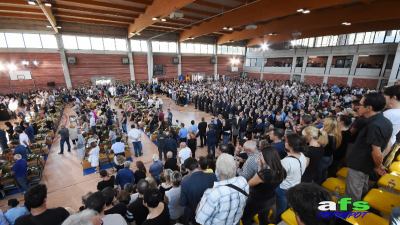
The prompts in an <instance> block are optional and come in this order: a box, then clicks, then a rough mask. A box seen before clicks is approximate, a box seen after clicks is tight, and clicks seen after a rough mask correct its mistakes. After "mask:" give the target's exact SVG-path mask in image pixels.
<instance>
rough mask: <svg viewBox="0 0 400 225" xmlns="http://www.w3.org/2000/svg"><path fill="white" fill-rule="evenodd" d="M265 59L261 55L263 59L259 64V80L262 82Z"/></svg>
mask: <svg viewBox="0 0 400 225" xmlns="http://www.w3.org/2000/svg"><path fill="white" fill-rule="evenodd" d="M265 63H266V62H265V57H264V53H263V57H262V64H261V71H260V72H261V73H260V80H264V65H265Z"/></svg>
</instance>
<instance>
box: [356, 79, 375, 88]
mask: <svg viewBox="0 0 400 225" xmlns="http://www.w3.org/2000/svg"><path fill="white" fill-rule="evenodd" d="M378 81H379V80H378V79H366V78H354V79H353V83H352V85H351V86H352V87H364V88H370V89H376V86H377V85H378Z"/></svg>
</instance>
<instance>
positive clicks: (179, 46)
mask: <svg viewBox="0 0 400 225" xmlns="http://www.w3.org/2000/svg"><path fill="white" fill-rule="evenodd" d="M176 44H177V47H178V59H179V63H178V74H177V77H178V78H179V76H180V75H181V74H182V54H181V45H180V43H179V41H177V42H176Z"/></svg>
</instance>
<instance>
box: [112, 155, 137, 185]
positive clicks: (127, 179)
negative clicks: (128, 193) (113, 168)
mask: <svg viewBox="0 0 400 225" xmlns="http://www.w3.org/2000/svg"><path fill="white" fill-rule="evenodd" d="M130 166H131V162H129V161H126V162H124V168H123V169H120V170H119V171H118V173H117V176H116V178H115V183H116V184H117V185H119V186H120V187H121V189H124V186H125V184H128V183H130V184H133V183H135V174H134V173H133V171H132V170H131V169H129V167H130Z"/></svg>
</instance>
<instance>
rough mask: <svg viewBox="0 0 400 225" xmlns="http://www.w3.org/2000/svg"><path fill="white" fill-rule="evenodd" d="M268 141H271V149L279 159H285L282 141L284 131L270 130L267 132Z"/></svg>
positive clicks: (278, 129)
mask: <svg viewBox="0 0 400 225" xmlns="http://www.w3.org/2000/svg"><path fill="white" fill-rule="evenodd" d="M268 135H269V139H270V140H271V141H272V143H271V145H272V147H273V148H274V149H275V150H276V151H277V152H278V153H279V156H280V158H281V159H283V158H285V157H286V155H287V153H286V151H285V142H284V141H283V136H284V135H285V133H284V131H283V130H282V129H280V128H275V129H272V130H270V131H269V132H268Z"/></svg>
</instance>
